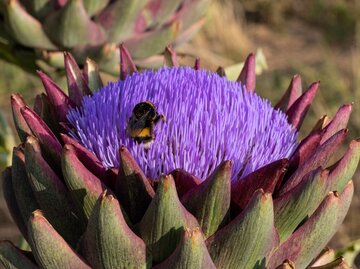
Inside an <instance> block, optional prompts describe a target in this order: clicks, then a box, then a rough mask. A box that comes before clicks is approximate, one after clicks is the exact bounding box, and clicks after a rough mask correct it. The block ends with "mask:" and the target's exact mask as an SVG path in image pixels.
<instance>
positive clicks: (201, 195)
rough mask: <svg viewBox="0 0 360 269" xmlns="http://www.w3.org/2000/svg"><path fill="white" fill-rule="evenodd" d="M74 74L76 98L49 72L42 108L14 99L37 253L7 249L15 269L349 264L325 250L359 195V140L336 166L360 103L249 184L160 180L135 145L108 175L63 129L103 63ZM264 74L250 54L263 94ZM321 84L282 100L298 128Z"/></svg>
mask: <svg viewBox="0 0 360 269" xmlns="http://www.w3.org/2000/svg"><path fill="white" fill-rule="evenodd" d="M70 2H72V1H70ZM74 2H76V1H74ZM120 55H121V79H125V78H126V77H127V76H128V75H130V74H131V73H133V72H137V70H136V66H135V63H134V62H133V60H132V58H131V57H130V54H129V52H128V51H127V50H126V48H125V47H124V46H121V47H120ZM165 57H166V61H165V62H166V63H167V64H168V65H170V66H171V65H176V64H177V62H176V55H175V53H174V52H173V51H172V50H171V49H169V48H168V49H167V51H166V53H165ZM195 66H196V68H199V61H197V64H196V65H195ZM65 67H66V73H67V78H68V82H69V93H70V95H69V96H67V95H65V93H64V92H63V91H62V90H61V89H60V88H59V87H58V86H57V85H56V84H55V83H54V82H53V81H52V80H51V79H50V78H49V77H48V76H46V75H45V74H44V73H42V72H39V75H40V78H41V80H42V82H43V84H44V88H45V90H46V94H40V95H38V96H37V98H36V101H35V106H34V109H30V108H29V107H28V106H27V105H26V104H25V102H24V101H23V99H22V97H21V96H20V95H19V94H14V95H13V96H12V99H11V102H12V109H13V116H14V121H15V126H16V128H17V131H18V134H19V137H20V139H21V144H20V145H19V146H18V147H16V148H15V149H14V152H13V161H12V166H11V167H8V168H7V169H6V170H5V171H4V172H3V189H4V195H5V199H6V202H7V205H8V207H9V210H10V212H11V214H12V217H13V219H14V221H15V222H16V224H17V225H18V227H19V230H20V231H21V233H22V234H23V236H24V238H25V239H26V240H27V242H28V243H29V245H30V247H31V252H24V251H22V250H20V249H19V248H17V247H15V246H14V245H13V244H12V243H10V242H8V241H3V242H1V243H0V260H1V262H2V263H3V264H4V266H5V267H6V268H38V267H40V268H51V269H52V268H61V269H66V268H69V269H70V268H71V269H73V268H158V269H159V268H184V269H185V268H187V269H188V268H194V269H199V268H204V269H208V268H234V269H236V268H242V269H243V268H270V269H275V268H294V266H296V268H309V267H310V268H311V267H313V268H317V267H315V266H323V267H320V268H335V267H336V266H338V267H336V268H346V267H345V266H346V265H345V264H346V263H345V261H344V260H343V259H342V258H338V259H335V257H334V255H333V253H331V252H329V251H323V252H321V250H322V249H324V248H325V246H326V244H327V242H328V241H329V240H330V239H331V237H332V236H333V235H334V233H335V232H336V230H337V229H338V227H339V225H340V224H341V223H342V221H343V220H344V218H345V215H346V213H347V211H348V209H349V206H350V202H351V200H352V196H353V190H354V189H353V182H352V180H351V178H352V176H353V175H354V173H355V169H356V167H357V164H358V162H359V157H360V140H353V141H352V142H351V143H350V145H349V146H348V149H347V151H346V152H345V154H344V155H343V156H342V158H341V159H340V160H339V161H338V162H336V163H335V164H331V163H329V160H330V159H331V157H332V156H333V155H334V153H335V152H336V151H337V150H338V149H339V147H340V146H341V144H342V143H343V142H344V140H345V138H346V135H347V133H348V131H347V130H346V129H345V128H346V125H347V121H348V119H349V116H350V113H351V105H343V106H342V107H340V109H339V110H338V112H337V114H336V115H335V116H334V118H333V119H332V120H331V121H330V122H328V123H327V124H325V125H324V124H317V125H316V127H315V128H314V130H313V131H312V132H311V133H310V134H309V135H308V136H306V137H305V138H304V139H303V140H302V141H300V143H299V145H298V147H297V149H296V150H295V152H294V153H293V154H292V156H291V157H290V158H289V159H281V160H277V161H275V162H273V163H270V164H268V165H266V166H263V167H261V168H260V169H258V170H256V171H254V172H252V173H250V174H248V175H247V176H245V177H244V178H242V179H241V180H238V181H233V182H232V181H231V170H232V161H231V160H225V161H224V162H222V163H221V164H220V165H219V166H218V167H217V168H216V169H215V170H214V172H213V173H212V174H211V175H210V176H209V177H208V178H207V179H203V180H200V179H198V178H196V177H195V176H193V175H191V174H189V173H188V172H186V171H183V170H182V169H176V170H174V171H172V172H171V173H169V174H167V175H163V176H161V178H159V179H156V180H154V179H152V180H150V179H148V178H147V177H146V176H145V174H144V173H143V171H142V170H141V168H140V167H139V165H138V164H137V162H136V161H135V159H134V158H133V156H132V155H131V154H130V152H129V151H128V149H126V148H125V147H121V148H120V165H119V167H118V168H113V169H105V168H104V167H103V166H102V164H101V163H100V162H99V160H98V159H97V158H96V157H95V155H94V154H93V153H92V152H90V151H89V150H87V149H86V148H85V147H84V146H82V145H81V144H80V143H79V142H77V141H75V140H74V139H73V138H71V137H69V136H68V135H66V134H65V133H66V128H65V125H64V124H59V123H60V122H64V121H65V120H66V112H67V111H68V108H69V106H70V104H71V105H72V106H76V104H77V103H78V102H79V99H78V98H79V96H84V95H87V94H91V92H92V91H93V90H96V89H98V88H99V87H100V86H101V85H102V81H101V79H100V76H99V74H98V71H97V70H98V69H97V66H96V64H95V63H94V62H92V61H88V62H87V63H86V64H85V66H84V70H83V72H82V71H81V70H80V69H79V67H78V66H77V65H76V63H75V61H74V59H73V57H72V56H71V55H70V54H68V53H65ZM254 67H255V58H254V56H253V55H250V56H249V57H248V58H247V60H246V62H245V65H244V68H243V69H242V71H241V73H240V75H239V78H238V81H241V82H242V83H243V84H245V85H246V89H249V90H250V91H252V92H253V91H254V89H255V70H254ZM89 70H92V71H91V72H89ZM218 72H219V74H223V70H222V69H221V68H220V69H219V70H218ZM318 86H319V83H314V84H312V85H310V87H309V88H308V89H307V90H306V91H305V92H304V93H302V90H301V80H300V77H299V76H295V77H294V78H293V79H292V81H291V83H290V86H289V89H288V90H287V92H286V93H285V95H284V97H283V98H282V100H281V101H280V102H279V103H278V104H277V105H276V107H277V108H279V109H281V110H282V111H284V112H285V113H286V114H287V116H288V121H289V123H291V124H292V125H293V126H295V128H297V129H299V128H300V126H301V124H302V121H303V119H304V117H305V115H306V112H307V110H308V108H309V106H310V104H311V102H312V100H313V98H314V96H315V94H316V92H317V90H318ZM326 264H327V265H326ZM341 266H342V267H341Z"/></svg>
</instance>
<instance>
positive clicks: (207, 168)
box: [68, 67, 297, 180]
mask: <svg viewBox="0 0 360 269" xmlns="http://www.w3.org/2000/svg"><path fill="white" fill-rule="evenodd" d="M142 101H150V102H152V103H154V104H155V106H156V107H157V111H158V112H159V114H163V115H164V116H165V117H166V122H163V121H160V122H159V123H158V124H156V126H155V128H154V134H155V140H154V143H153V144H152V145H151V146H150V148H149V149H148V150H147V149H145V148H144V146H143V145H142V144H137V143H135V142H134V141H133V139H132V138H131V137H129V135H128V134H127V132H126V125H127V120H128V119H129V117H130V116H131V113H132V110H133V108H134V106H135V105H136V104H137V103H139V102H142ZM68 119H69V121H70V123H71V124H72V125H73V126H74V127H75V132H73V133H71V135H72V136H73V137H74V138H76V139H77V140H79V141H80V142H81V143H82V144H83V145H85V146H86V147H87V148H88V149H90V150H91V151H93V152H94V153H95V154H96V156H97V157H98V158H99V159H100V160H101V161H102V163H103V165H104V166H105V167H107V168H110V167H117V166H118V165H119V147H120V146H121V145H125V146H126V147H127V148H128V149H129V151H130V152H131V153H132V154H133V156H134V157H135V159H136V160H137V161H138V163H139V165H140V167H141V168H142V169H143V170H144V172H145V174H146V175H147V176H148V177H149V178H158V177H159V176H160V175H161V174H162V173H168V172H170V171H171V170H173V169H175V168H182V169H184V170H186V171H188V172H190V173H192V174H194V175H196V176H198V177H200V178H202V179H205V178H206V177H207V176H208V175H209V174H211V172H212V171H213V170H214V168H215V167H216V166H217V165H219V164H220V163H221V162H222V161H224V160H232V161H233V173H232V178H233V180H236V179H239V178H242V177H244V176H246V175H247V174H249V173H251V172H252V171H254V170H256V169H258V168H260V167H262V166H264V165H266V164H268V163H270V162H273V161H275V160H278V159H282V158H286V157H289V156H290V155H291V153H292V152H293V151H294V149H295V148H296V146H297V143H296V138H297V132H296V130H295V129H294V128H293V126H291V125H290V124H288V122H287V118H286V115H285V114H284V113H282V112H280V111H278V110H274V109H273V107H272V106H271V104H270V103H269V102H268V101H267V100H264V99H262V98H261V97H259V96H258V95H257V94H255V93H249V92H247V91H246V89H245V86H244V85H241V84H240V83H237V82H231V81H228V80H227V79H226V78H222V77H220V76H218V75H217V74H214V73H210V72H208V71H205V70H194V69H192V68H189V67H177V68H174V67H173V68H161V69H159V70H157V71H144V72H142V73H134V74H133V75H131V76H128V77H127V78H126V79H125V80H124V81H118V82H114V83H109V84H108V85H107V86H105V87H103V88H101V89H100V90H98V91H97V92H96V93H94V95H93V96H86V97H84V99H83V103H82V106H81V107H79V108H76V109H73V110H71V111H70V112H69V114H68Z"/></svg>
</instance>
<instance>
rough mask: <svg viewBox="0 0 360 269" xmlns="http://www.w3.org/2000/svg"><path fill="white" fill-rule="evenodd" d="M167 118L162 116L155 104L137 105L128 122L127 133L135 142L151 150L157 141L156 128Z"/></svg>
mask: <svg viewBox="0 0 360 269" xmlns="http://www.w3.org/2000/svg"><path fill="white" fill-rule="evenodd" d="M160 120H163V121H165V117H164V116H163V115H160V114H159V113H158V112H157V110H156V107H155V105H154V104H153V103H151V102H149V101H143V102H140V103H138V104H136V105H135V107H134V109H133V111H132V114H131V117H130V118H129V120H128V122H127V128H126V130H127V133H128V134H129V136H131V137H132V138H133V139H134V141H135V142H137V143H142V144H144V147H145V148H149V147H150V145H151V143H152V142H153V141H154V139H155V135H154V126H155V124H157V123H158V122H159V121H160Z"/></svg>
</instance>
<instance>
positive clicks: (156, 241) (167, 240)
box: [138, 175, 199, 263]
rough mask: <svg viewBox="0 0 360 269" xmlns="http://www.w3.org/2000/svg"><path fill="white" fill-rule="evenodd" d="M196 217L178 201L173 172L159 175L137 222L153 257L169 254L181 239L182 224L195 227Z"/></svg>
mask: <svg viewBox="0 0 360 269" xmlns="http://www.w3.org/2000/svg"><path fill="white" fill-rule="evenodd" d="M198 226H199V224H198V223H197V221H196V219H195V218H194V217H193V216H192V215H191V214H190V213H189V212H187V210H186V209H185V208H184V206H183V205H182V204H181V203H180V201H179V198H178V196H177V193H176V189H175V184H174V180H173V179H172V176H170V175H168V176H163V177H162V178H161V179H160V182H159V186H158V188H157V191H156V194H155V196H154V198H153V200H152V201H151V203H150V205H149V207H148V209H147V210H146V212H145V215H144V217H143V218H142V220H141V221H140V223H139V225H138V229H139V235H140V237H141V238H142V239H143V240H144V242H145V243H146V245H147V247H148V249H149V250H150V253H151V254H152V257H153V261H154V262H155V263H159V262H161V261H163V260H165V258H166V257H167V256H169V255H170V254H171V253H172V252H173V251H174V249H175V248H176V246H177V244H178V243H179V242H180V240H181V235H182V234H183V232H184V229H185V228H196V227H198Z"/></svg>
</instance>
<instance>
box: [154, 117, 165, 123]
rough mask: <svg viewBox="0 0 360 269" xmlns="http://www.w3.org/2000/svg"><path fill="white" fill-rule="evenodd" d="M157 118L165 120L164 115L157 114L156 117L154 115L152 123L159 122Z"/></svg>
mask: <svg viewBox="0 0 360 269" xmlns="http://www.w3.org/2000/svg"><path fill="white" fill-rule="evenodd" d="M159 120H162V121H164V122H165V121H166V117H165V116H164V115H157V116H156V117H155V119H154V123H155V124H156V123H158V122H159Z"/></svg>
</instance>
